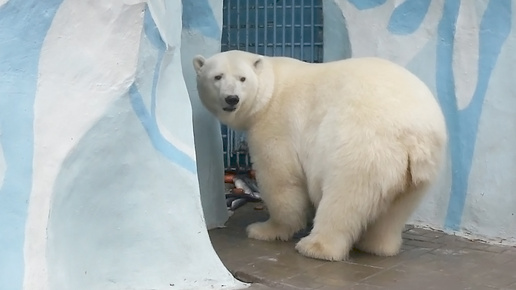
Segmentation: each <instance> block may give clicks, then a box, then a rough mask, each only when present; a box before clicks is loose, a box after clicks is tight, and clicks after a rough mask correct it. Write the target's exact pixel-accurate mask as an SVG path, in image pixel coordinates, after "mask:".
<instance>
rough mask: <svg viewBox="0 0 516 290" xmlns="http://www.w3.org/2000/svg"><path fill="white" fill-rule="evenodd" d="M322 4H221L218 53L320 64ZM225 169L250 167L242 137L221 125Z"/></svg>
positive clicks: (283, 0)
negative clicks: (238, 53) (271, 57)
mask: <svg viewBox="0 0 516 290" xmlns="http://www.w3.org/2000/svg"><path fill="white" fill-rule="evenodd" d="M322 5H323V4H322V0H224V4H223V10H224V19H223V28H222V42H221V50H222V51H227V50H235V49H236V50H245V51H249V52H254V53H258V54H262V55H267V56H290V57H294V58H297V59H300V60H303V61H306V62H322V60H323V15H322ZM222 138H223V147H224V166H225V168H226V170H233V171H241V170H248V169H250V167H251V160H250V156H249V154H248V150H247V143H246V141H245V135H244V133H242V132H236V131H233V130H231V129H229V128H227V127H226V126H225V125H222Z"/></svg>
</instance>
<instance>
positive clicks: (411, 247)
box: [210, 203, 516, 290]
mask: <svg viewBox="0 0 516 290" xmlns="http://www.w3.org/2000/svg"><path fill="white" fill-rule="evenodd" d="M256 205H257V204H256V203H253V204H247V205H245V206H244V207H242V208H239V209H237V210H236V212H235V214H234V215H233V216H232V217H231V218H230V220H229V221H228V223H227V227H226V228H222V229H214V230H211V231H210V237H211V240H212V243H213V246H214V248H215V250H216V251H217V253H218V254H219V256H220V258H221V259H222V261H223V262H224V264H225V265H226V267H227V268H228V269H229V270H230V271H231V272H232V273H233V274H234V275H235V277H237V278H238V279H240V280H242V281H245V282H252V283H255V284H253V285H252V286H251V288H249V289H271V288H272V289H349V290H351V289H354V290H386V289H396V290H426V289H439V290H459V289H472V290H473V289H479V290H480V289H481V290H491V289H507V290H509V289H516V248H514V247H502V246H493V245H487V244H484V243H480V242H471V241H469V240H466V239H463V238H459V237H455V236H450V235H446V234H444V233H441V232H434V231H428V230H423V229H418V228H412V227H407V229H406V231H405V233H404V234H403V237H404V241H403V247H402V252H401V253H400V254H399V255H398V256H395V257H390V258H385V257H377V256H373V255H369V254H366V253H361V252H358V251H353V252H352V253H351V257H350V260H349V261H343V262H325V261H319V260H315V259H309V258H305V257H303V256H301V255H300V254H298V253H297V252H296V251H295V250H294V244H295V242H296V241H297V240H298V239H295V240H294V241H291V242H279V241H278V242H262V241H257V240H251V239H248V238H247V237H246V236H245V227H246V226H247V225H248V224H250V223H252V222H255V221H263V220H266V219H267V213H266V211H264V210H256V209H254V207H255V206H256Z"/></svg>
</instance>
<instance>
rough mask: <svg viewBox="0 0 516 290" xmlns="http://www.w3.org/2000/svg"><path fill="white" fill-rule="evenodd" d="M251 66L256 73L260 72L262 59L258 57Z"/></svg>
mask: <svg viewBox="0 0 516 290" xmlns="http://www.w3.org/2000/svg"><path fill="white" fill-rule="evenodd" d="M253 66H254V69H255V70H256V71H260V70H261V69H262V67H263V57H261V56H260V57H259V58H258V59H257V60H255V61H254V64H253Z"/></svg>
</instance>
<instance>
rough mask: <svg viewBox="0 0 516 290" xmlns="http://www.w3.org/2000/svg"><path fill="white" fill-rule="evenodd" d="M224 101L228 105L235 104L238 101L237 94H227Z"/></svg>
mask: <svg viewBox="0 0 516 290" xmlns="http://www.w3.org/2000/svg"><path fill="white" fill-rule="evenodd" d="M224 100H225V101H226V103H227V104H228V105H230V106H236V104H238V102H239V101H240V98H239V97H238V96H237V95H229V96H227V97H226V98H225V99H224Z"/></svg>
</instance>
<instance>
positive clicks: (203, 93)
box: [194, 51, 447, 260]
mask: <svg viewBox="0 0 516 290" xmlns="http://www.w3.org/2000/svg"><path fill="white" fill-rule="evenodd" d="M194 66H195V69H196V72H197V82H198V89H199V96H200V98H201V100H202V102H203V104H204V105H205V106H206V108H208V110H210V111H211V112H212V113H213V114H214V115H216V116H217V117H218V118H219V119H220V120H221V121H222V122H223V123H226V124H227V125H229V126H231V127H233V128H236V129H244V130H247V131H248V141H249V146H250V151H251V158H252V160H253V166H254V168H255V169H256V174H257V179H258V183H259V186H260V189H261V194H262V197H263V200H264V201H265V203H266V205H267V207H268V209H269V213H270V218H269V220H268V221H266V222H263V223H255V224H252V225H250V226H249V227H248V228H247V232H248V235H249V237H251V238H255V239H260V240H275V239H280V240H288V239H290V238H291V237H292V236H293V234H294V233H295V232H297V231H299V230H300V229H302V228H304V227H305V226H306V224H307V221H308V219H309V218H311V216H310V213H311V212H312V210H311V209H312V208H315V209H316V214H315V218H314V228H313V230H312V231H311V233H310V235H308V236H307V237H305V238H303V239H301V240H300V241H299V242H298V243H297V245H296V249H297V250H298V251H299V252H300V253H301V254H303V255H305V256H309V257H313V258H319V259H325V260H342V259H346V258H347V256H348V253H349V251H350V249H351V248H352V247H353V245H356V246H357V247H358V248H359V249H362V250H364V251H367V252H370V253H374V254H377V255H385V256H391V255H396V254H397V253H398V252H399V249H400V245H401V232H402V229H403V227H404V224H405V222H406V221H407V219H408V218H409V216H410V214H411V213H412V212H413V211H414V210H415V208H416V207H417V205H418V204H419V202H420V200H421V197H422V196H423V194H424V192H425V189H426V188H427V187H428V184H429V183H430V182H432V180H433V179H434V178H435V177H436V175H437V173H438V170H439V168H440V165H441V163H442V158H443V155H444V149H445V146H446V141H447V136H446V127H445V123H444V117H443V115H442V112H441V109H440V108H439V105H438V104H437V102H436V101H435V99H434V97H433V95H432V93H431V92H430V90H429V89H428V88H427V87H426V85H425V84H424V83H423V82H421V81H420V80H419V79H418V78H417V77H415V76H414V75H413V74H411V73H410V72H409V71H407V70H406V69H404V68H403V67H401V66H398V65H396V64H394V63H391V62H389V61H386V60H382V59H378V58H356V59H348V60H342V61H337V62H330V63H324V64H308V63H304V62H301V61H298V60H295V59H291V58H285V57H264V56H259V55H256V54H251V53H247V52H242V51H229V52H224V53H220V54H217V55H214V56H212V57H211V58H209V59H204V58H203V57H202V56H197V57H196V58H194ZM218 74H223V78H222V79H221V80H218V81H216V80H214V78H213V77H214V76H215V75H218ZM242 76H244V77H245V78H246V80H245V82H243V83H242V82H240V78H241V77H242ZM227 95H238V96H239V97H240V103H239V104H238V105H237V108H236V110H235V111H233V112H227V111H224V110H223V109H222V108H223V107H224V106H225V105H226V104H225V102H224V98H225V97H226V96H227Z"/></svg>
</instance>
